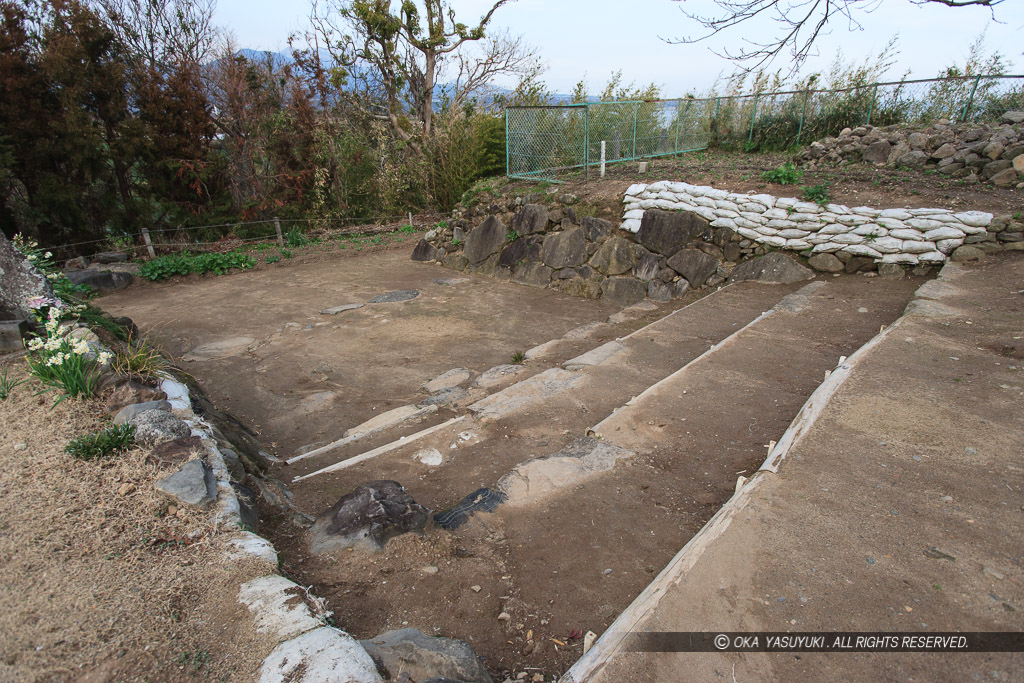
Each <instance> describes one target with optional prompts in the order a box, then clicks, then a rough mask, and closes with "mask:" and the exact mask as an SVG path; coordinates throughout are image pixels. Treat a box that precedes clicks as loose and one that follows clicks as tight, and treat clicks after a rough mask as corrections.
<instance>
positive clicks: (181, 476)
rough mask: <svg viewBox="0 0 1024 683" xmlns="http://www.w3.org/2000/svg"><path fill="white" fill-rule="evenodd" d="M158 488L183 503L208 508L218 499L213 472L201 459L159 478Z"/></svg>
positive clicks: (160, 491)
mask: <svg viewBox="0 0 1024 683" xmlns="http://www.w3.org/2000/svg"><path fill="white" fill-rule="evenodd" d="M154 487H155V488H156V490H157V491H158V492H159V493H161V494H163V495H164V496H166V497H167V498H170V499H171V500H173V501H175V502H176V503H179V504H181V505H187V506H189V507H194V508H199V509H206V508H208V507H210V506H211V505H213V503H214V501H216V500H217V483H216V481H214V478H213V473H212V472H211V471H210V470H209V468H208V467H207V466H206V464H205V463H204V462H203V461H202V460H199V459H196V460H189V461H188V462H187V463H185V464H184V465H182V466H181V469H180V470H178V471H177V472H175V473H174V474H169V475H167V476H166V477H163V478H161V479H157V480H156V483H155V484H154Z"/></svg>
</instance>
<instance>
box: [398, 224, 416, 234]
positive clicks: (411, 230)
mask: <svg viewBox="0 0 1024 683" xmlns="http://www.w3.org/2000/svg"><path fill="white" fill-rule="evenodd" d="M398 231H399V232H404V233H406V234H412V233H414V232H416V226H414V225H403V226H402V227H401V228H399V229H398Z"/></svg>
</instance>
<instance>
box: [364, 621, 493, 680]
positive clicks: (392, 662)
mask: <svg viewBox="0 0 1024 683" xmlns="http://www.w3.org/2000/svg"><path fill="white" fill-rule="evenodd" d="M359 644H360V645H362V646H363V649H365V650H366V651H367V652H368V653H369V655H370V657H372V658H373V661H374V663H375V664H376V665H377V668H378V669H379V670H380V671H381V672H383V673H385V674H387V676H388V677H389V678H391V679H392V680H394V679H397V678H398V676H399V675H401V674H407V675H408V676H409V677H410V678H411V679H412V680H414V681H422V680H426V679H427V678H431V677H435V678H436V677H442V678H447V679H453V680H456V681H463V683H491V677H490V675H489V674H488V673H487V669H485V668H484V666H483V664H481V663H480V660H479V659H477V656H476V655H475V654H474V653H473V649H472V648H471V647H470V646H469V645H467V644H466V643H464V642H462V641H461V640H455V639H454V638H442V637H431V636H428V635H426V634H424V633H421V632H420V631H418V630H416V629H414V628H404V629H401V630H399V631H388V632H387V633H382V634H380V635H379V636H377V637H376V638H372V639H370V640H360V641H359Z"/></svg>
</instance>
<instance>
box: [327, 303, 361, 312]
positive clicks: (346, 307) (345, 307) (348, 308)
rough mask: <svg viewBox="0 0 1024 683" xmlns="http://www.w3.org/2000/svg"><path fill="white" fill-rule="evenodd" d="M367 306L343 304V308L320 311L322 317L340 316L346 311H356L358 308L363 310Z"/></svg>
mask: <svg viewBox="0 0 1024 683" xmlns="http://www.w3.org/2000/svg"><path fill="white" fill-rule="evenodd" d="M365 305H366V304H342V305H341V306H335V307H334V308H325V309H324V310H322V311H320V315H338V314H339V313H344V312H345V311H354V310H356V309H357V308H362V307H363V306H365Z"/></svg>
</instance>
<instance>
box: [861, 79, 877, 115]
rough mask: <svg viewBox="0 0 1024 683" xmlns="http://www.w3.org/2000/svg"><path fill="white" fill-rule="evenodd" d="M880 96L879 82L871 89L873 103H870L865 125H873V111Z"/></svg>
mask: <svg viewBox="0 0 1024 683" xmlns="http://www.w3.org/2000/svg"><path fill="white" fill-rule="evenodd" d="M877 97H878V84H877V83H875V87H874V88H872V89H871V104H869V105H868V120H867V121H865V122H864V125H865V126H870V125H871V112H873V111H874V110H875V99H876V98H877Z"/></svg>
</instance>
